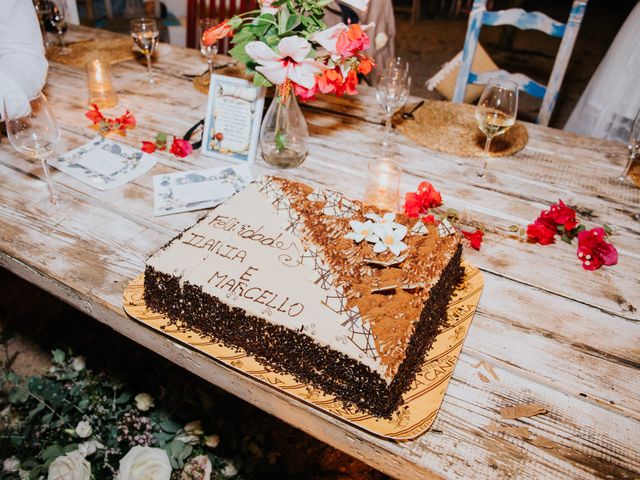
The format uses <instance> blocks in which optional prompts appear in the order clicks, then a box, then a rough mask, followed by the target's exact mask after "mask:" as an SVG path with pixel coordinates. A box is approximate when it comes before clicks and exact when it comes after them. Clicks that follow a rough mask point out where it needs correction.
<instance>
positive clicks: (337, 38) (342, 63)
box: [202, 0, 374, 101]
mask: <svg viewBox="0 0 640 480" xmlns="http://www.w3.org/2000/svg"><path fill="white" fill-rule="evenodd" d="M331 2H332V0H261V1H260V10H256V11H251V12H247V13H245V14H242V15H237V16H235V17H232V18H230V19H226V20H225V21H223V22H222V23H220V24H219V25H217V26H215V27H212V28H210V29H209V30H207V31H205V32H204V33H203V37H202V39H203V42H204V43H205V44H208V45H211V44H213V43H215V42H217V41H219V40H221V39H223V38H225V37H227V36H231V37H232V40H231V42H232V44H233V45H234V47H233V48H232V49H231V50H230V51H229V53H230V54H231V56H232V57H233V58H234V59H236V60H237V61H238V62H241V63H243V64H245V65H246V68H247V71H248V72H249V73H252V74H253V75H254V77H253V81H254V84H255V85H259V86H266V87H270V86H273V85H275V86H277V91H278V95H279V96H280V97H281V98H286V97H287V96H288V95H289V93H290V92H293V93H294V94H295V95H296V96H298V98H300V99H301V100H303V101H308V100H312V99H313V98H314V96H315V94H316V93H317V92H321V93H333V94H336V95H344V94H349V95H354V94H356V93H357V91H356V86H357V83H358V73H361V74H364V75H366V74H368V73H369V72H370V71H371V69H372V68H373V66H374V63H373V61H372V60H371V59H370V58H369V57H367V56H366V55H365V54H364V51H365V50H366V49H367V48H369V45H370V40H369V37H368V35H367V33H366V32H367V30H369V29H370V28H371V27H372V26H373V24H370V25H364V26H360V25H359V24H350V25H346V24H344V23H340V24H337V25H335V26H333V27H331V28H327V27H326V25H325V24H324V23H323V21H322V18H323V16H324V11H323V9H324V7H326V6H327V5H328V4H330V3H331ZM344 3H347V4H350V5H352V6H354V7H356V8H358V9H361V10H364V9H366V8H367V4H368V0H348V1H345V2H344Z"/></svg>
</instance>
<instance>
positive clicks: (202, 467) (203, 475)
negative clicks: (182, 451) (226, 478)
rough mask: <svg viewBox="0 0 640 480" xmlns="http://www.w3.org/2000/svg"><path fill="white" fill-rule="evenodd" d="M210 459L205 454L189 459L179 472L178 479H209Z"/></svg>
mask: <svg viewBox="0 0 640 480" xmlns="http://www.w3.org/2000/svg"><path fill="white" fill-rule="evenodd" d="M211 470H212V466H211V460H209V457H207V456H206V455H198V456H197V457H193V458H192V459H191V460H189V463H187V464H186V465H185V466H184V468H183V469H182V473H181V474H180V480H194V479H197V480H210V479H211Z"/></svg>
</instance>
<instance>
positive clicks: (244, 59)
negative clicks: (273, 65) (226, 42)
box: [229, 41, 252, 63]
mask: <svg viewBox="0 0 640 480" xmlns="http://www.w3.org/2000/svg"><path fill="white" fill-rule="evenodd" d="M247 43H249V42H248V41H247V42H242V43H239V44H237V45H236V46H235V47H233V48H232V49H231V50H229V55H231V57H233V59H234V60H236V61H237V62H240V63H249V62H251V61H252V60H251V57H250V56H249V55H247V52H246V51H245V49H244V47H246V46H247Z"/></svg>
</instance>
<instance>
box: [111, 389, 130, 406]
mask: <svg viewBox="0 0 640 480" xmlns="http://www.w3.org/2000/svg"><path fill="white" fill-rule="evenodd" d="M130 399H131V394H130V393H129V392H122V393H121V394H120V395H119V396H118V397H117V398H116V399H115V400H114V402H115V403H116V404H122V403H127V402H128V401H129V400H130Z"/></svg>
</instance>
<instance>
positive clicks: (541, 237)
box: [527, 218, 556, 245]
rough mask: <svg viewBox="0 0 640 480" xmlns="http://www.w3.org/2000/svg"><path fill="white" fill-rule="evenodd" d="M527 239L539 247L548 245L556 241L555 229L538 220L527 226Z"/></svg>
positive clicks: (553, 226)
mask: <svg viewBox="0 0 640 480" xmlns="http://www.w3.org/2000/svg"><path fill="white" fill-rule="evenodd" d="M527 239H528V240H529V241H531V242H534V243H536V242H537V243H539V244H540V245H549V244H551V243H554V242H555V241H556V227H555V225H550V224H549V223H548V222H546V221H544V220H541V219H540V218H538V219H537V220H536V221H535V222H534V223H532V224H530V225H528V226H527Z"/></svg>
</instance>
